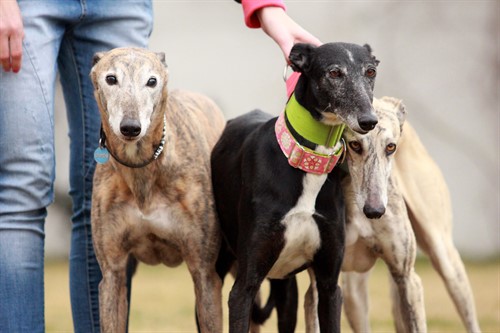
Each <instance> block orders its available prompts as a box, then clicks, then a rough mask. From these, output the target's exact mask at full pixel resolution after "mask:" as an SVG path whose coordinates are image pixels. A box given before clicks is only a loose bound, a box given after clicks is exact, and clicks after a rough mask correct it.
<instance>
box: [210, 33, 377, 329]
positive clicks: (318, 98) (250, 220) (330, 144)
mask: <svg viewBox="0 0 500 333" xmlns="http://www.w3.org/2000/svg"><path fill="white" fill-rule="evenodd" d="M289 59H290V62H291V64H292V68H293V69H294V70H295V71H298V72H301V77H300V78H299V81H298V82H297V86H296V88H295V91H294V94H293V95H292V97H291V98H290V100H289V103H288V104H287V106H286V109H285V111H284V112H283V113H282V114H281V115H280V117H278V118H275V117H274V118H273V117H272V116H271V115H269V114H266V113H264V112H262V111H259V110H255V111H252V112H250V113H247V114H245V115H243V116H240V117H237V118H235V119H233V120H230V121H229V122H228V123H227V126H226V128H225V130H224V132H223V134H222V136H221V138H220V139H219V141H218V143H217V144H216V146H215V147H214V150H213V152H212V157H211V163H212V181H213V187H214V195H215V200H216V206H217V212H218V214H219V219H220V223H221V229H222V232H223V235H224V241H225V244H223V246H222V250H221V254H220V256H219V260H218V263H217V264H218V267H217V268H218V272H219V274H220V275H221V277H224V275H226V273H227V272H228V270H229V268H230V267H231V265H232V264H233V263H234V261H235V260H237V272H236V280H235V283H234V285H233V287H232V290H231V293H230V296H229V331H230V333H247V332H248V330H249V325H250V319H251V317H252V306H253V301H254V298H255V296H256V294H257V292H258V290H259V288H260V285H261V283H262V281H263V280H264V279H265V278H266V277H268V278H270V279H272V282H271V283H272V290H273V292H276V293H281V294H282V295H281V296H283V297H281V296H279V295H275V296H276V297H275V299H276V300H280V302H277V303H279V304H277V309H278V312H280V311H287V309H292V308H293V307H295V309H294V310H293V311H290V313H291V316H292V317H293V318H290V317H288V318H287V315H286V313H282V314H279V317H280V318H283V319H286V320H281V322H280V323H279V329H280V332H286V331H293V330H294V329H295V322H296V315H295V314H294V313H295V312H296V297H288V298H286V297H285V296H286V292H287V290H296V288H289V287H293V286H294V283H295V280H294V279H288V278H290V277H293V276H294V274H295V273H297V272H300V271H302V270H304V269H306V268H308V269H309V272H310V275H311V278H312V280H313V281H311V282H313V283H316V286H317V290H318V297H319V301H318V317H319V323H320V329H321V331H322V332H339V331H340V310H341V303H342V295H341V290H340V287H339V286H338V277H339V273H340V267H341V264H342V258H343V253H344V222H345V221H344V220H345V217H344V199H343V194H342V189H341V184H340V179H341V176H342V175H341V173H342V171H341V170H340V169H339V168H333V167H334V166H335V164H336V162H337V160H338V159H339V157H340V155H341V154H342V152H343V150H344V147H343V142H342V141H341V140H340V134H341V132H342V129H343V126H344V124H345V125H347V126H349V127H350V128H351V129H352V130H354V131H356V132H359V133H367V132H368V131H370V130H371V129H373V128H374V127H375V125H376V124H377V117H376V115H375V113H374V110H373V108H372V99H373V88H374V82H375V76H376V66H377V64H378V60H376V59H375V57H374V56H373V55H372V53H371V49H370V47H369V46H368V45H365V46H358V45H355V44H347V43H329V44H324V45H322V46H320V47H314V46H311V45H308V44H296V45H295V46H294V47H293V49H292V51H291V53H290V57H289ZM332 168H333V171H332ZM287 300H292V304H287ZM255 317H256V315H255V314H254V318H255ZM255 319H257V318H255Z"/></svg>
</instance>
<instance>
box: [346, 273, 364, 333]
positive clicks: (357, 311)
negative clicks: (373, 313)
mask: <svg viewBox="0 0 500 333" xmlns="http://www.w3.org/2000/svg"><path fill="white" fill-rule="evenodd" d="M369 276H370V272H369V271H368V272H363V273H358V272H355V271H352V272H342V289H343V294H344V311H345V314H346V317H347V320H348V321H349V325H350V326H351V328H352V330H353V331H354V332H365V333H369V332H370V322H369V314H368V278H369Z"/></svg>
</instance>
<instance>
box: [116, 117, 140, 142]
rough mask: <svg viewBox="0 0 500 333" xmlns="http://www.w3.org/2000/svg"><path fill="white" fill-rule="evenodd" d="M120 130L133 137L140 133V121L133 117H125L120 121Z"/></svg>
mask: <svg viewBox="0 0 500 333" xmlns="http://www.w3.org/2000/svg"><path fill="white" fill-rule="evenodd" d="M120 132H121V133H122V134H123V135H124V136H126V137H129V138H135V137H136V136H138V135H139V134H141V123H140V122H138V121H137V120H135V119H130V118H125V119H123V120H122V122H121V123H120Z"/></svg>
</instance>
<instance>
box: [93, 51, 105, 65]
mask: <svg viewBox="0 0 500 333" xmlns="http://www.w3.org/2000/svg"><path fill="white" fill-rule="evenodd" d="M104 53H106V52H96V54H94V57H93V58H92V66H94V65H95V64H97V63H98V62H99V60H101V58H102V56H103V55H104Z"/></svg>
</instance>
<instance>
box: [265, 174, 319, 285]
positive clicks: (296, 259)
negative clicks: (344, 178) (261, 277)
mask: <svg viewBox="0 0 500 333" xmlns="http://www.w3.org/2000/svg"><path fill="white" fill-rule="evenodd" d="M326 178H327V175H326V174H325V175H314V174H307V175H306V176H304V178H303V181H302V184H303V191H302V195H301V196H300V197H299V199H298V200H297V204H296V205H295V207H293V208H292V209H291V210H290V211H289V212H288V213H287V214H286V215H285V216H284V218H283V220H281V223H282V224H283V225H284V226H285V227H286V231H285V236H284V237H285V246H284V248H283V250H282V251H281V253H280V256H279V258H278V260H277V261H276V262H275V263H274V265H273V267H272V268H271V270H270V271H269V273H268V277H270V278H275V279H279V278H283V277H285V276H286V275H288V274H290V273H291V272H293V271H294V270H296V269H298V268H300V267H301V266H303V265H304V264H306V263H308V262H311V261H312V260H313V257H314V254H315V253H316V251H317V250H318V249H319V247H320V245H321V238H320V235H319V230H318V226H317V225H316V222H315V221H314V218H313V215H314V213H315V204H316V197H317V196H318V193H319V191H320V190H321V187H322V186H323V184H324V183H325V181H326Z"/></svg>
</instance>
